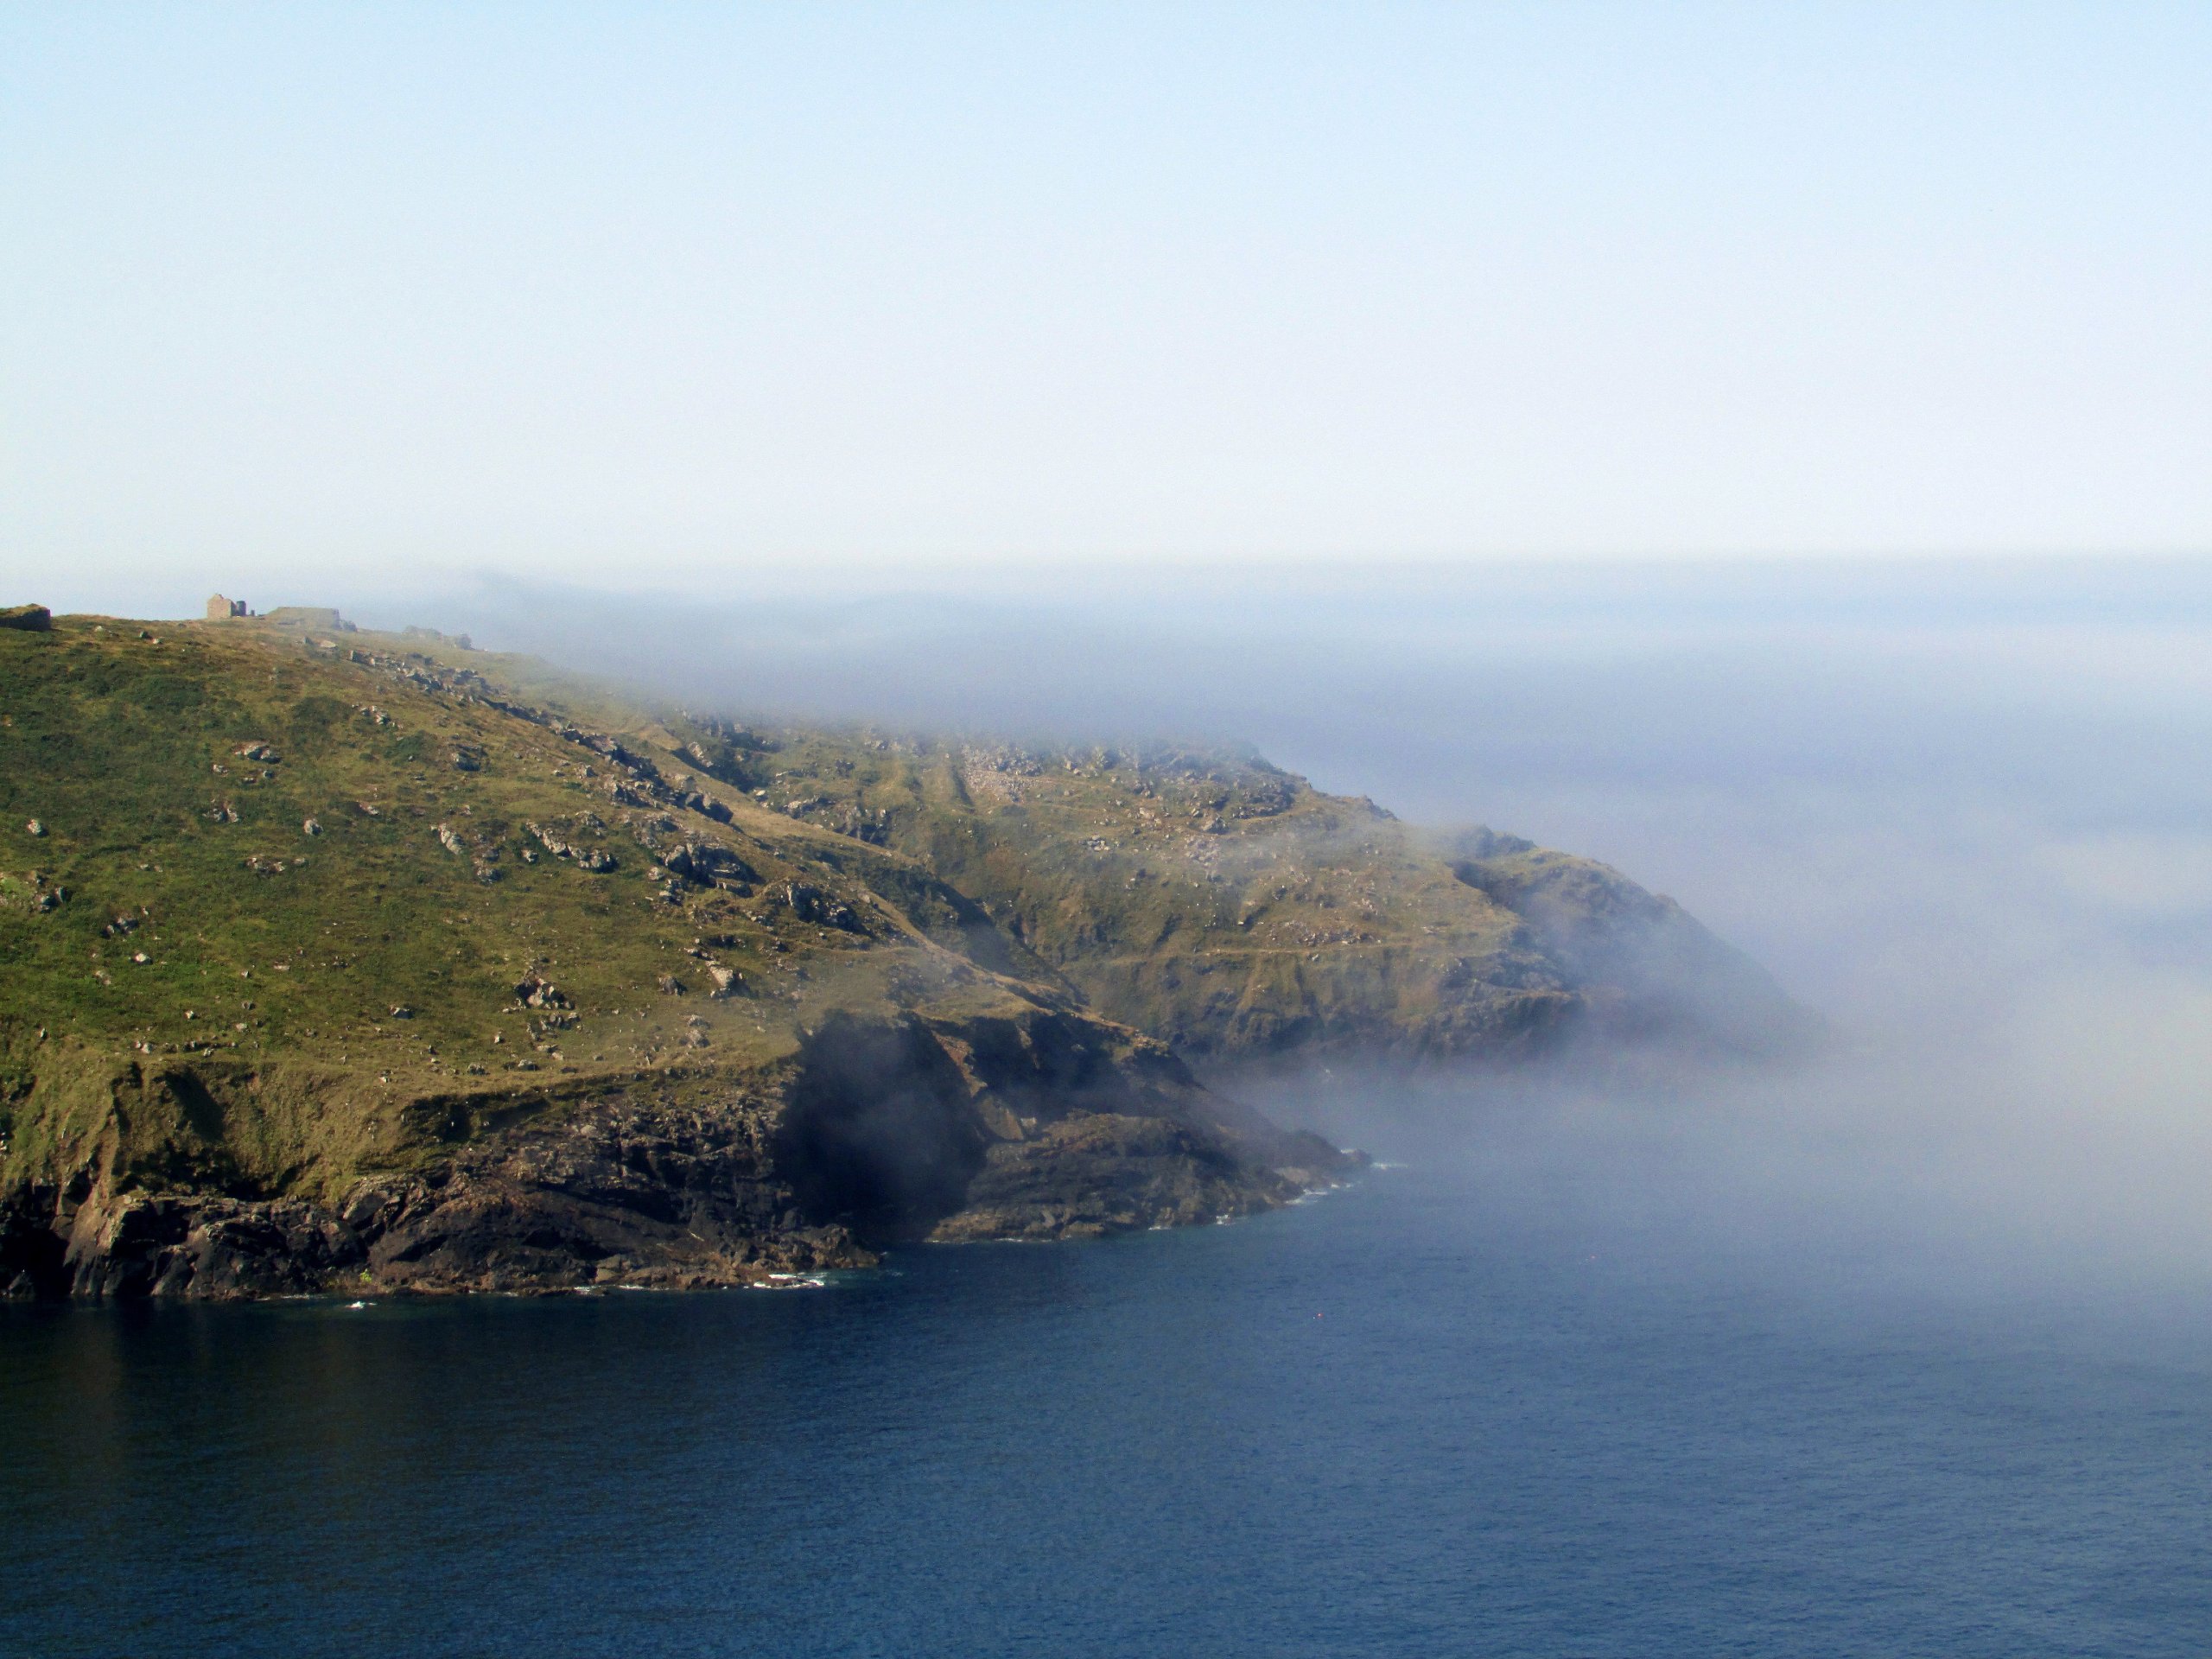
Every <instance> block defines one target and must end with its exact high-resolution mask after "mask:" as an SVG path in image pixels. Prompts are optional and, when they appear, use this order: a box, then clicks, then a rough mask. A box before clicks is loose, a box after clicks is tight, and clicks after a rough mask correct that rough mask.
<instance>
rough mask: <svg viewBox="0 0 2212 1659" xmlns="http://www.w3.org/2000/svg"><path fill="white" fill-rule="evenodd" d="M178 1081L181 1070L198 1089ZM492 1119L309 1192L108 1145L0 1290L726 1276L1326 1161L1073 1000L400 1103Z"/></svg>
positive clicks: (1161, 1213) (1248, 1187)
mask: <svg viewBox="0 0 2212 1659" xmlns="http://www.w3.org/2000/svg"><path fill="white" fill-rule="evenodd" d="M203 1090H204V1085H203ZM422 1104H423V1108H424V1109H423V1111H422V1113H421V1114H420V1116H423V1117H424V1118H425V1119H426V1120H438V1119H440V1118H441V1116H442V1115H443V1116H448V1117H449V1116H453V1115H454V1114H456V1113H458V1114H459V1115H461V1116H462V1117H464V1118H465V1119H466V1120H467V1122H468V1123H469V1124H470V1125H472V1126H473V1125H475V1124H478V1123H482V1124H488V1125H493V1126H494V1127H491V1128H488V1129H486V1131H484V1132H482V1133H480V1134H478V1133H472V1135H471V1138H469V1139H467V1140H466V1141H462V1142H461V1144H459V1145H457V1146H454V1147H449V1148H445V1149H442V1150H439V1151H436V1152H434V1153H431V1154H425V1155H423V1156H422V1157H420V1158H418V1159H416V1160H413V1161H412V1162H411V1163H410V1166H407V1167H404V1168H400V1169H394V1170H390V1171H385V1172H382V1173H370V1174H366V1175H364V1176H362V1177H360V1178H359V1179H356V1180H354V1181H353V1182H352V1183H351V1184H350V1185H347V1186H346V1188H345V1190H343V1191H342V1192H338V1193H335V1194H333V1195H331V1196H329V1197H328V1198H325V1199H321V1200H316V1199H310V1198H302V1197H282V1198H254V1197H233V1196H227V1195H221V1194H214V1193H209V1192H204V1191H191V1190H177V1189H174V1188H171V1189H168V1190H164V1189H163V1187H162V1185H161V1184H160V1183H159V1181H158V1179H157V1178H155V1179H149V1178H148V1177H147V1176H146V1175H144V1174H143V1173H130V1172H129V1171H128V1170H126V1169H124V1168H122V1167H119V1166H118V1162H117V1160H115V1159H114V1157H113V1156H112V1155H111V1154H109V1155H107V1157H106V1160H105V1162H97V1161H96V1162H93V1163H88V1164H87V1165H86V1166H85V1167H83V1168H81V1169H79V1170H78V1171H77V1172H75V1173H74V1174H73V1177H72V1178H71V1179H69V1180H67V1181H65V1182H60V1183H48V1184H40V1185H31V1186H28V1187H24V1188H22V1189H19V1190H18V1191H17V1192H16V1193H14V1194H13V1195H12V1196H11V1197H10V1198H8V1199H7V1200H5V1201H4V1202H0V1292H4V1293H5V1294H13V1295H18V1296H25V1295H44V1296H56V1295H66V1294H79V1295H92V1296H146V1295H152V1296H179V1297H193V1298H218V1299H219V1298H231V1297H240V1296H265V1295H281V1294H301V1293H306V1292H315V1291H325V1290H334V1289H340V1290H342V1289H347V1288H355V1289H359V1291H361V1292H362V1293H364V1294H371V1293H374V1292H380V1291H395V1290H407V1291H421V1292H444V1291H462V1290H510V1291H512V1290H523V1291H543V1290H555V1289H562V1288H569V1287H589V1286H595V1285H607V1284H638V1285H650V1286H657V1287H709V1286H721V1285H743V1284H752V1283H760V1282H763V1281H772V1279H773V1277H774V1276H775V1275H779V1274H803V1273H807V1272H810V1271H814V1270H818V1269H821V1268H843V1267H860V1266H866V1265H868V1264H869V1263H872V1262H874V1260H875V1259H876V1257H875V1250H876V1249H878V1248H880V1246H882V1245H883V1244H885V1243H894V1242H899V1241H902V1240H912V1239H919V1238H938V1239H977V1238H989V1237H1023V1238H1050V1237H1068V1236H1096V1235H1098V1234H1101V1233H1106V1232H1110V1231H1115V1230H1125V1229H1129V1228H1137V1227H1145V1226H1152V1225H1163V1224H1179V1223H1189V1222H1193V1221H1198V1220H1204V1219H1208V1218H1211V1217H1214V1216H1217V1215H1223V1214H1242V1213H1246V1212H1249V1211H1254V1210H1257V1209H1262V1208H1265V1207H1268V1206H1269V1205H1274V1204H1279V1203H1281V1202H1284V1201H1286V1200H1287V1199H1288V1198H1292V1197H1294V1196H1295V1195H1296V1194H1297V1193H1298V1192H1301V1191H1303V1190H1306V1189H1307V1188H1309V1187H1311V1186H1313V1185H1320V1184H1324V1183H1325V1182H1327V1181H1329V1180H1331V1179H1334V1178H1336V1177H1338V1176H1339V1175H1341V1174H1342V1173H1344V1172H1345V1171H1346V1170H1347V1169H1349V1168H1350V1167H1351V1160H1350V1159H1349V1158H1347V1156H1346V1155H1345V1154H1340V1153H1338V1152H1337V1151H1336V1150H1335V1149H1334V1148H1332V1147H1329V1146H1327V1145H1326V1144H1325V1143H1324V1142H1322V1141H1319V1140H1317V1139H1315V1138H1313V1137H1312V1136H1306V1135H1289V1134H1285V1133H1284V1132H1282V1131H1281V1130H1278V1129H1276V1128H1274V1127H1273V1126H1272V1125H1270V1124H1268V1122H1266V1121H1265V1120H1264V1119H1262V1118H1261V1117H1259V1116H1258V1115H1257V1114H1255V1113H1251V1112H1249V1111H1246V1110H1244V1109H1240V1108H1238V1107H1236V1105H1234V1104H1233V1103H1230V1102H1227V1101H1225V1100H1223V1099H1221V1098H1219V1097H1218V1096H1214V1095H1212V1094H1211V1093H1209V1092H1208V1091H1207V1090H1205V1089H1203V1088H1201V1087H1200V1086H1199V1085H1198V1084H1197V1083H1196V1082H1195V1081H1194V1080H1193V1079H1192V1077H1190V1075H1189V1073H1188V1072H1187V1071H1185V1070H1184V1069H1183V1067H1182V1065H1181V1063H1180V1062H1179V1061H1177V1060H1176V1059H1175V1058H1173V1056H1172V1055H1170V1054H1169V1053H1168V1052H1166V1050H1165V1049H1163V1048H1161V1047H1160V1046H1158V1045H1156V1044H1153V1043H1150V1042H1148V1041H1147V1039H1143V1038H1141V1037H1139V1036H1137V1035H1136V1034H1135V1033H1131V1032H1128V1031H1126V1030H1124V1029H1122V1028H1119V1027H1112V1026H1109V1025H1106V1024H1105V1023H1104V1022H1103V1021H1099V1020H1093V1019H1090V1018H1089V1017H1087V1016H1084V1015H1081V1014H1071V1013H1066V1012H1062V1011H1054V1010H1029V1011H1025V1012H1024V1013H1022V1014H1018V1015H1009V1016H1007V1017H1004V1018H987V1019H977V1020H964V1021H931V1020H925V1019H921V1018H908V1019H904V1020H874V1021H869V1020H858V1019H854V1018H851V1017H849V1016H844V1015H840V1016H837V1017H836V1018H833V1019H832V1020H829V1021H828V1022H826V1023H825V1024H824V1026H823V1027H822V1028H821V1029H820V1030H818V1031H817V1032H816V1033H814V1035H813V1036H812V1037H811V1038H810V1039H809V1040H808V1042H807V1043H806V1045H805V1046H804V1047H803V1048H802V1049H801V1051H800V1052H799V1053H798V1055H797V1056H796V1057H794V1058H792V1059H791V1060H790V1061H788V1062H786V1063H785V1064H783V1065H779V1066H776V1067H773V1068H769V1069H767V1070H765V1071H761V1070H756V1071H717V1070H715V1068H712V1067H704V1066H702V1067H701V1068H699V1069H697V1070H696V1071H692V1072H690V1073H681V1072H656V1073H652V1074H649V1075H647V1076H644V1077H639V1078H638V1079H636V1080H634V1081H632V1082H630V1083H627V1084H622V1085H620V1086H613V1087H609V1086H606V1085H603V1084H602V1085H599V1086H595V1087H594V1088H592V1089H589V1090H580V1091H577V1092H575V1093H574V1094H571V1095H569V1096H558V1095H555V1096H543V1095H540V1096H531V1097H529V1098H527V1099H499V1098H491V1097H479V1098H476V1099H474V1100H472V1101H470V1102H468V1103H466V1104H465V1105H456V1104H455V1103H450V1102H443V1103H422ZM107 1144H108V1145H109V1146H110V1147H111V1148H112V1146H113V1142H112V1141H110V1142H108V1143H107Z"/></svg>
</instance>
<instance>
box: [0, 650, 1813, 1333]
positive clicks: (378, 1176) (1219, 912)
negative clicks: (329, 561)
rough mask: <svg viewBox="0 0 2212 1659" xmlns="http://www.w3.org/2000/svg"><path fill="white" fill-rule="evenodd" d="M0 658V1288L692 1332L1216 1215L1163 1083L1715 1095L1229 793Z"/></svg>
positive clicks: (1402, 833)
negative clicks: (1606, 1044)
mask: <svg viewBox="0 0 2212 1659" xmlns="http://www.w3.org/2000/svg"><path fill="white" fill-rule="evenodd" d="M36 620H38V621H39V623H40V624H41V626H37V627H29V626H25V627H22V628H15V629H10V630H5V631H0V1291H5V1292H8V1293H10V1294H72V1293H73V1294H116V1295H121V1294H161V1295H192V1296H225V1295H257V1294H282V1293H289V1292H298V1291H303V1290H313V1289H329V1288H339V1287H357V1286H358V1287H373V1288H381V1289H397V1288H408V1289H414V1290H423V1291H432V1290H463V1289H544V1288H553V1287H570V1286H580V1287H588V1286H592V1285H596V1284H602V1283H638V1284H664V1285H717V1284H737V1283H750V1282H763V1281H772V1276H773V1275H778V1274H804V1273H807V1272H810V1271H813V1270H816V1269H818V1268H829V1267H838V1266H849V1265H860V1264H864V1263H866V1262H869V1261H871V1260H873V1259H874V1253H875V1252H876V1251H878V1250H879V1249H881V1248H882V1247H883V1246H884V1245H886V1244H887V1243H898V1242H901V1241H906V1240H913V1239H921V1238H934V1239H944V1240H956V1239H980V1238H991V1237H1017V1238H1046V1237H1071V1236H1094V1235H1096V1234H1100V1233H1104V1232H1109V1231H1114V1230H1124V1229H1129V1228H1136V1227H1149V1226H1160V1225H1172V1224H1184V1223H1191V1222H1198V1221H1203V1220H1209V1219H1212V1218H1214V1217H1221V1216H1225V1215H1236V1214H1242V1213H1246V1212H1249V1211H1253V1210H1255V1209H1261V1208H1264V1207H1267V1206H1268V1205H1274V1204H1279V1203H1281V1202H1284V1201H1286V1200H1287V1199H1288V1198H1292V1197H1294V1196H1296V1194H1297V1193H1298V1192H1300V1191H1303V1190H1306V1189H1307V1188H1310V1187H1312V1186H1314V1185H1320V1184H1324V1183H1325V1182H1328V1181H1330V1180H1332V1179H1339V1178H1340V1177H1341V1176H1342V1175H1343V1173H1344V1172H1345V1171H1346V1170H1348V1169H1349V1168H1351V1167H1352V1166H1353V1160H1352V1159H1351V1157H1350V1156H1348V1155H1347V1154H1341V1153H1339V1152H1338V1151H1336V1150H1335V1149H1334V1148H1332V1147H1328V1146H1326V1145H1325V1144H1324V1143H1322V1142H1320V1141H1318V1140H1316V1139H1314V1138H1313V1137H1311V1136H1306V1135H1293V1134H1289V1133H1287V1132H1285V1131H1283V1130H1281V1129H1280V1128H1276V1127H1275V1126H1274V1125H1273V1124H1271V1123H1269V1122H1267V1121H1266V1120H1265V1119H1264V1118H1262V1116H1259V1115H1258V1114H1257V1113H1255V1112H1253V1111H1250V1110H1249V1109H1246V1108H1243V1107H1242V1106H1239V1105H1237V1104H1236V1103H1234V1102H1233V1101H1232V1100H1231V1099H1230V1098H1228V1097H1226V1096H1224V1094H1223V1093H1221V1092H1219V1091H1217V1090H1215V1089H1210V1088H1209V1087H1208V1086H1206V1084H1205V1081H1204V1080H1203V1076H1204V1074H1203V1073H1202V1074H1199V1075H1194V1074H1193V1072H1192V1070H1191V1069H1189V1066H1188V1065H1186V1058H1187V1059H1188V1060H1190V1061H1192V1062H1195V1063H1198V1064H1199V1065H1203V1066H1205V1067H1207V1068H1210V1069H1211V1071H1213V1073H1214V1075H1217V1076H1219V1075H1223V1074H1224V1071H1225V1070H1226V1069H1228V1068H1231V1067H1233V1066H1234V1065H1236V1064H1239V1063H1246V1062H1251V1061H1254V1060H1279V1061H1286V1062H1294V1061H1297V1060H1299V1059H1300V1058H1306V1057H1311V1056H1315V1055H1322V1054H1337V1053H1344V1052H1362V1053H1372V1054H1376V1055H1381V1056H1386V1057H1388V1056H1396V1057H1400V1058H1414V1059H1419V1058H1425V1057H1444V1058H1470V1057H1471V1058H1481V1059H1485V1060H1494V1061H1498V1062H1501V1063H1503V1062H1510V1061H1514V1060H1516V1059H1520V1058H1529V1057H1531V1056H1534V1055H1538V1054H1541V1053H1543V1052H1548V1051H1549V1050H1551V1049H1554V1048H1556V1047H1557V1046H1558V1045H1559V1044H1560V1043H1561V1042H1562V1041H1564V1040H1567V1039H1569V1038H1571V1037H1573V1036H1574V1035H1575V1034H1577V1033H1590V1032H1599V1033H1603V1032H1606V1031H1610V1030H1621V1031H1629V1030H1637V1031H1640V1032H1642V1033H1644V1034H1647V1035H1656V1036H1659V1037H1663V1038H1664V1039H1667V1040H1688V1041H1693V1042H1704V1043H1712V1044H1720V1045H1728V1044H1737V1045H1739V1046H1757V1045H1758V1043H1759V1042H1761V1041H1763V1040H1765V1039H1766V1038H1767V1037H1768V1036H1770V1034H1771V1033H1773V1032H1774V1031H1777V1030H1780V1029H1783V1028H1784V1027H1787V1025H1788V1023H1789V1016H1790V1015H1791V1014H1793V1013H1794V1011H1793V1010H1791V1009H1790V1008H1789V1005H1788V1004H1787V1002H1786V1000H1785V999H1783V998H1782V997H1781V996H1780V994H1779V993H1778V992H1776V991H1774V990H1773V989H1772V988H1771V986H1770V984H1769V983H1768V982H1766V981H1765V980H1764V976H1762V975H1760V974H1758V970H1757V969H1755V968H1752V967H1751V965H1750V964H1749V963H1745V962H1744V961H1743V959H1742V958H1740V957H1736V956H1735V955H1734V953H1732V952H1731V951H1729V950H1727V949H1726V946H1724V945H1721V944H1719V942H1718V941H1717V940H1713V939H1711V938H1710V936H1709V935H1706V934H1705V933H1704V932H1703V930H1701V929H1698V928H1697V927H1696V925H1695V924H1694V922H1691V921H1690V920H1689V918H1687V917H1685V916H1683V915H1682V914H1681V912H1680V911H1679V909H1678V908H1676V907H1675V906H1671V905H1670V904H1669V902H1668V901H1666V900H1663V899H1656V898H1654V897H1653V896H1652V895H1649V894H1646V893H1643V890H1642V889H1641V888H1637V887H1635V886H1634V884H1633V883H1630V882H1628V881H1627V880H1626V879H1625V878H1623V877H1620V876H1618V874H1615V873H1612V872H1609V871H1605V870H1604V869H1603V867H1599V866H1594V865H1590V864H1588V863H1587V861H1579V860H1573V859H1570V858H1567V856H1566V855H1558V854H1550V853H1546V852H1544V851H1543V850H1542V849H1535V848H1533V847H1531V846H1529V843H1526V842H1513V841H1510V839H1509V838H1504V837H1497V836H1490V835H1489V833H1488V832H1486V831H1485V832H1471V833H1470V834H1469V835H1465V836H1459V837H1458V838H1456V839H1448V838H1446V839H1440V838H1438V837H1435V836H1430V835H1428V834H1427V833H1425V832H1420V831H1415V830H1413V829H1408V827H1406V826H1404V825H1402V824H1399V823H1397V822H1396V821H1395V819H1394V818H1392V817H1390V816H1389V814H1388V813H1387V812H1384V811H1383V810H1381V809H1379V808H1376V807H1375V806H1373V805H1372V804H1370V803H1366V802H1362V801H1351V800H1346V799H1344V798H1338V797H1331V796H1327V795H1324V794H1322V793H1320V792H1319V791H1314V790H1313V789H1312V787H1311V786H1310V785H1306V783H1305V782H1304V780H1303V779H1297V778H1295V777H1293V776H1291V775H1289V774H1287V773H1283V772H1278V771H1277V770H1275V769H1274V768H1273V767H1271V766H1268V765H1267V764H1266V763H1265V762H1264V761H1262V760H1258V759H1257V758H1256V757H1252V756H1244V755H1232V754H1227V753H1211V752H1199V753H1192V752H1185V751H1181V750H1155V751H1141V752H1131V753H1120V752H1116V751H1101V750H1093V751H1084V752H1077V751H1074V750H1039V749H1031V748H1019V747H1007V746H980V747H979V746H978V745H976V744H975V743H972V742H953V741H946V740H940V739H934V738H930V737H926V736H916V735H913V734H884V733H877V732H872V731H865V730H858V729H836V730H832V729H826V728H825V729H806V728H761V727H759V726H748V725H742V724H740V723H738V722H736V721H734V720H732V719H729V718H727V717H721V716H705V715H697V714H693V713H687V712H684V711H681V710H675V709H654V708H652V707H651V706H649V705H647V704H645V703H643V702H638V701H635V700H633V699H632V698H631V697H630V696H628V694H626V693H623V692H621V691H620V690H615V689H610V688H607V687H603V686H596V685H592V684H588V683H583V682H580V681H576V680H573V679H569V678H567V677H562V676H559V675H557V674H555V673H552V672H551V671H547V670H545V669H543V667H542V666H541V665H538V664H531V663H529V662H526V661H524V660H520V659H513V658H494V657H491V656H487V655H486V654H485V653H481V652H473V651H470V650H468V649H467V646H466V643H465V642H461V641H454V640H448V639H443V638H442V637H440V636H435V635H430V634H428V633H423V632H411V633H410V634H409V635H406V636H394V635H379V634H374V633H366V632H360V631H359V630H356V629H353V628H352V627H350V626H346V625H345V624H343V623H342V621H341V620H340V619H338V618H337V617H336V614H335V613H327V612H306V611H302V612H298V613H282V615H280V616H278V617H274V618H270V619H251V618H246V617H241V616H236V615H234V614H226V616H225V617H223V618H220V619H215V618H211V619H209V620H205V621H197V622H192V623H182V624H176V623H148V622H137V621H128V620H119V619H113V618H94V617H68V616H65V617H59V618H48V617H47V616H46V615H45V614H44V613H42V612H41V613H39V614H38V616H37V618H36Z"/></svg>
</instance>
